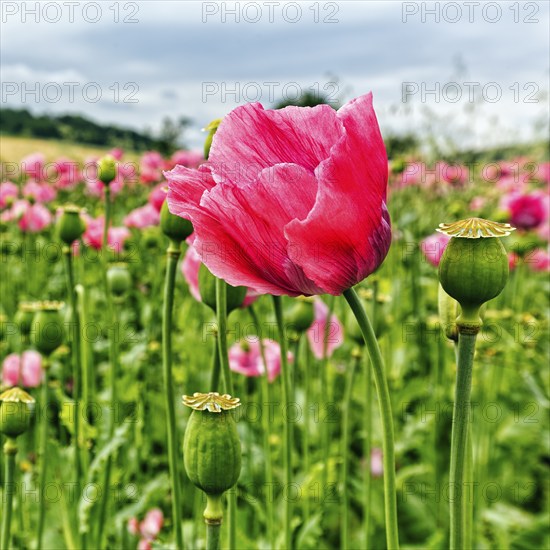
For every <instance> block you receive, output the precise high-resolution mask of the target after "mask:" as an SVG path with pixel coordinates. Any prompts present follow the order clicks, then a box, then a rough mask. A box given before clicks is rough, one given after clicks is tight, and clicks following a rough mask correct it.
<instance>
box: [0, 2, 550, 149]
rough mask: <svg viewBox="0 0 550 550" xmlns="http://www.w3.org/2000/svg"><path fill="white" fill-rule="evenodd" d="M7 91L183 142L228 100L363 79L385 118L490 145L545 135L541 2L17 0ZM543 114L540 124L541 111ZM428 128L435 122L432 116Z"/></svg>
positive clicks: (4, 56) (355, 87)
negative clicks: (176, 124)
mask: <svg viewBox="0 0 550 550" xmlns="http://www.w3.org/2000/svg"><path fill="white" fill-rule="evenodd" d="M0 9H1V18H2V32H1V34H0V41H1V43H0V46H1V74H0V76H1V80H2V104H3V105H9V106H14V107H15V106H18V107H22V106H24V107H26V108H29V109H31V110H32V111H33V112H56V113H58V112H79V113H83V114H85V115H87V116H89V117H91V118H93V119H95V120H98V121H103V122H114V123H117V124H120V125H124V126H130V127H134V128H137V129H144V128H151V129H158V127H159V124H160V121H161V120H162V118H163V117H165V116H170V117H172V118H175V117H179V116H186V117H190V118H191V119H192V121H193V124H192V128H191V129H190V130H189V131H188V133H187V136H186V137H187V142H188V144H189V145H191V146H199V145H200V144H201V142H202V140H203V137H204V136H203V135H202V134H201V132H200V128H202V127H203V126H204V125H206V124H207V123H208V122H209V121H210V120H212V119H214V118H219V117H220V116H223V115H224V114H225V113H227V112H228V111H229V110H231V109H232V108H234V107H235V106H236V105H239V104H242V103H246V102H247V101H261V102H262V103H263V104H264V105H270V104H272V103H273V102H274V101H277V100H280V99H281V98H292V97H294V96H295V95H296V94H298V93H299V92H300V91H306V90H309V91H314V92H317V93H318V92H324V93H325V94H326V95H328V96H329V97H331V98H334V99H341V100H343V101H345V100H347V99H350V98H352V97H354V96H356V95H360V94H362V93H365V92H367V91H370V90H372V92H373V93H374V99H375V106H376V109H377V112H378V115H379V119H380V124H381V126H382V129H383V131H384V132H385V133H386V134H387V133H390V132H406V131H410V130H416V131H421V132H426V131H431V132H432V133H433V134H435V135H438V136H442V137H444V138H447V137H450V138H451V139H454V140H455V141H456V142H458V143H464V144H476V145H491V144H493V143H496V142H506V141H515V140H517V139H530V138H532V137H533V136H541V135H544V132H545V131H547V129H546V128H545V127H544V126H543V125H542V123H543V122H544V121H546V120H547V119H548V89H549V74H550V73H549V66H550V62H549V53H548V52H549V44H550V39H549V3H548V2H546V1H541V2H484V1H479V2H466V3H463V2H438V3H435V2H388V1H384V2H374V1H352V2H323V1H318V2H284V1H281V0H279V1H272V2H268V1H265V2H263V1H260V2H246V1H245V2H189V1H179V0H170V1H158V0H156V1H147V2H143V1H138V2H126V1H121V2H114V1H102V2H65V1H62V2H58V3H56V2H41V3H38V2H35V1H32V2H10V1H6V0H3V1H2V3H1V4H0ZM541 121H542V123H541ZM428 129H430V130H428Z"/></svg>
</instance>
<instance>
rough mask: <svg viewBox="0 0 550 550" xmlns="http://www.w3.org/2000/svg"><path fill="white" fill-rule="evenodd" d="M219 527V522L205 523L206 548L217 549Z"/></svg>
mask: <svg viewBox="0 0 550 550" xmlns="http://www.w3.org/2000/svg"><path fill="white" fill-rule="evenodd" d="M221 528H222V525H221V523H207V524H206V550H219V548H220V535H221ZM231 548H233V547H231Z"/></svg>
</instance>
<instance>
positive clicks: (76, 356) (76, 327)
mask: <svg viewBox="0 0 550 550" xmlns="http://www.w3.org/2000/svg"><path fill="white" fill-rule="evenodd" d="M63 255H64V257H65V269H66V272H67V291H68V294H69V305H70V307H71V328H72V342H71V344H72V345H71V359H72V363H73V399H74V403H75V410H74V434H73V446H74V449H73V453H74V467H75V478H76V491H77V495H80V491H81V487H82V466H81V460H80V444H79V442H80V407H79V405H80V348H81V346H80V336H81V332H80V318H79V315H78V311H77V308H76V293H75V282H74V268H73V252H72V248H71V247H70V246H64V247H63Z"/></svg>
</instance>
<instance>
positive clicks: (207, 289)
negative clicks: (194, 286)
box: [199, 264, 246, 314]
mask: <svg viewBox="0 0 550 550" xmlns="http://www.w3.org/2000/svg"><path fill="white" fill-rule="evenodd" d="M199 292H200V294H201V300H202V302H203V303H204V304H206V305H207V306H208V307H209V308H210V309H212V310H213V311H216V277H215V276H214V275H212V273H210V271H209V269H208V268H207V267H206V266H205V265H204V264H201V266H200V268H199ZM245 297H246V287H245V286H231V285H227V313H228V314H229V313H230V312H231V311H233V310H234V309H237V308H238V307H240V306H241V305H242V304H243V302H244V299H245Z"/></svg>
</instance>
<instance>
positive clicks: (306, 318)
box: [285, 296, 314, 333]
mask: <svg viewBox="0 0 550 550" xmlns="http://www.w3.org/2000/svg"><path fill="white" fill-rule="evenodd" d="M313 319H314V311H313V298H306V297H304V296H299V297H298V298H296V300H295V302H294V305H293V306H292V307H291V308H290V310H289V311H288V313H287V314H286V315H285V320H286V321H287V323H288V325H289V326H290V327H292V328H293V329H294V330H295V331H296V332H298V333H303V332H305V331H306V330H307V329H308V328H309V327H310V326H311V324H312V323H313Z"/></svg>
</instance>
